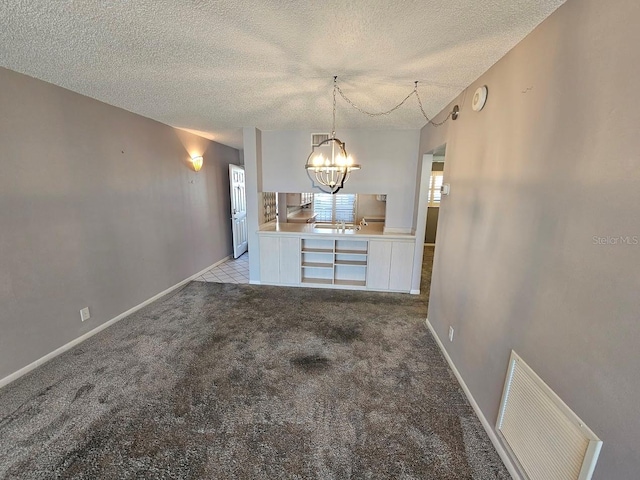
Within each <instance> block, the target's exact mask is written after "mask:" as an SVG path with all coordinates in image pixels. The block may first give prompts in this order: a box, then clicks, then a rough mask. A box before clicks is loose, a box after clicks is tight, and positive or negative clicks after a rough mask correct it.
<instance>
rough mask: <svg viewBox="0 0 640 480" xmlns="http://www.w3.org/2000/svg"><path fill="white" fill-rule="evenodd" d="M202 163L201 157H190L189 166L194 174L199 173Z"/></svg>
mask: <svg viewBox="0 0 640 480" xmlns="http://www.w3.org/2000/svg"><path fill="white" fill-rule="evenodd" d="M203 161H204V159H203V158H202V155H196V156H193V157H191V164H192V165H193V169H194V170H195V171H196V172H199V171H200V169H201V168H202V162H203Z"/></svg>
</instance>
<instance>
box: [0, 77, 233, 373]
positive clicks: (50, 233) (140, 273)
mask: <svg viewBox="0 0 640 480" xmlns="http://www.w3.org/2000/svg"><path fill="white" fill-rule="evenodd" d="M0 92H1V93H0V169H1V170H0V379H2V378H4V377H6V376H7V375H9V374H11V373H13V372H15V371H17V370H18V369H20V368H22V367H24V366H26V365H27V364H29V363H31V362H33V361H34V360H36V359H38V358H40V357H42V356H43V355H46V354H47V353H49V352H51V351H53V350H55V349H56V348H58V347H60V346H62V345H64V344H66V343H67V342H69V341H71V340H73V339H74V338H77V337H78V336H80V335H82V334H84V333H86V332H88V331H90V330H92V329H93V328H95V327H96V326H98V325H99V324H101V323H104V322H105V321H108V320H110V319H111V318H113V317H116V316H117V315H119V314H121V313H123V312H125V311H127V310H128V309H130V308H132V307H134V306H136V305H138V304H140V303H141V302H143V301H145V300H147V299H149V298H151V297H153V296H154V295H156V294H158V293H160V292H161V291H163V290H165V289H167V288H169V287H171V286H173V285H175V284H176V283H179V282H180V281H182V280H184V279H185V278H188V277H189V276H191V275H192V274H195V273H197V272H198V271H200V270H202V269H204V268H206V267H207V266H209V265H211V264H213V263H215V262H216V261H218V260H220V259H222V258H224V257H225V256H227V255H229V254H230V253H231V233H230V222H229V209H230V201H229V185H228V178H229V176H228V164H229V163H236V162H238V151H237V150H235V149H232V148H230V147H226V146H223V145H220V144H217V143H214V142H211V141H209V140H206V139H203V138H201V137H197V136H195V135H191V134H188V133H186V132H182V131H176V130H175V129H173V128H171V127H168V126H167V125H163V124H161V123H158V122H155V121H152V120H149V119H147V118H143V117H140V116H138V115H134V114H132V113H129V112H127V111H124V110H121V109H118V108H115V107H112V106H109V105H106V104H104V103H101V102H98V101H96V100H92V99H90V98H87V97H84V96H81V95H78V94H75V93H73V92H70V91H68V90H65V89H62V88H59V87H56V86H54V85H51V84H48V83H45V82H41V81H39V80H35V79H33V78H30V77H26V76H24V75H21V74H18V73H15V72H12V71H9V70H6V69H1V68H0ZM191 154H204V162H205V163H204V167H203V169H202V170H201V171H200V172H199V173H197V174H196V173H195V172H193V170H191V169H190V166H189V164H188V163H187V162H188V159H189V158H190V155H191ZM85 306H88V307H90V309H91V314H92V318H91V319H90V320H89V321H87V322H84V323H81V322H80V314H79V310H80V309H81V308H82V307H85Z"/></svg>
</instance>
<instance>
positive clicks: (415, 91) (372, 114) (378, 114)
mask: <svg viewBox="0 0 640 480" xmlns="http://www.w3.org/2000/svg"><path fill="white" fill-rule="evenodd" d="M337 78H338V77H337V76H334V77H333V130H334V132H333V135H335V128H336V127H335V123H336V90H337V91H338V93H339V94H340V96H341V97H342V98H343V99H344V101H345V102H347V103H348V104H349V105H351V106H352V107H353V108H355V109H356V110H358V111H359V112H360V113H363V114H365V115H367V116H369V117H381V116H383V115H389V114H390V113H393V112H395V111H396V110H398V109H399V108H400V107H402V106H403V105H404V104H405V103H406V102H407V100H409V99H410V98H411V97H412V96H414V95H415V96H416V99H417V100H418V106H419V107H420V112H421V113H422V116H423V117H424V118H425V119H426V120H427V123H430V124H431V125H433V126H434V127H439V126H441V125H443V124H444V123H445V122H446V121H447V120H449V118H451V115H453V110H452V111H450V112H449V114H448V115H447V117H446V118H445V119H444V120H442V121H441V122H434V121H433V120H431V119H430V118H429V117H428V116H427V114H426V112H425V111H424V107H423V106H422V100H421V99H420V94H419V93H418V82H417V81H416V82H415V85H414V87H413V90H412V91H411V93H409V95H407V96H406V97H404V99H403V100H402V101H401V102H400V103H398V104H397V105H396V106H394V107H393V108H391V109H389V110H386V111H384V112H368V111H367V110H365V109H363V108H360V107H359V106H358V105H356V104H355V103H353V102H352V101H351V99H350V98H349V97H347V96H346V95H345V93H344V92H343V91H342V89H341V88H340V86H339V85H338V83H337Z"/></svg>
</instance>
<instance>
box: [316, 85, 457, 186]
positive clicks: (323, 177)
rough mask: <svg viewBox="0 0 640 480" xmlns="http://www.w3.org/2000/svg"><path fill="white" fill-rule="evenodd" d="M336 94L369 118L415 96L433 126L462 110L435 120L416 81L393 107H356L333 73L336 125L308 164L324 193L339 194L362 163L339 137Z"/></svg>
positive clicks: (385, 113) (442, 122)
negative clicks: (376, 108) (431, 117)
mask: <svg viewBox="0 0 640 480" xmlns="http://www.w3.org/2000/svg"><path fill="white" fill-rule="evenodd" d="M336 93H339V94H340V96H341V97H342V98H343V99H344V101H345V102H347V103H348V104H349V105H351V106H352V107H353V108H355V109H356V110H358V111H359V112H360V113H364V114H365V115H367V116H369V117H380V116H382V115H389V114H390V113H392V112H395V111H396V110H397V109H399V108H400V107H402V106H403V105H404V104H405V102H406V101H407V100H409V99H410V98H411V97H412V96H414V95H415V97H416V100H417V101H418V107H419V108H420V113H421V114H422V116H423V117H424V118H425V119H426V120H427V124H430V125H432V126H434V127H439V126H441V125H443V124H444V123H446V122H447V121H448V120H449V119H452V120H456V119H457V118H458V115H459V112H460V108H459V107H458V105H455V106H454V107H453V109H452V110H451V111H450V112H449V114H448V115H447V116H446V117H445V119H444V120H442V121H441V122H434V121H433V120H431V119H430V118H429V117H428V116H427V114H426V112H425V111H424V107H423V106H422V100H421V99H420V94H419V93H418V82H417V81H416V82H414V86H413V90H412V91H411V93H409V95H407V96H406V97H405V98H404V99H403V100H402V101H401V102H400V103H398V104H397V105H396V106H394V107H393V108H391V109H389V110H387V111H384V112H374V113H372V112H368V111H366V110H364V109H362V108H360V107H359V106H357V105H356V104H355V103H353V102H352V101H351V100H350V99H349V98H348V97H347V96H346V95H345V94H344V92H343V91H342V89H341V88H340V87H339V86H338V77H337V76H334V77H333V124H332V128H331V136H330V137H329V138H327V139H326V140H323V141H321V142H319V143H318V144H316V145H313V147H312V148H311V153H310V154H309V156H308V157H307V163H306V164H305V168H306V170H307V175H308V176H309V178H310V179H311V182H312V183H313V184H314V186H315V187H317V188H319V189H320V190H321V191H322V192H325V193H337V192H338V190H340V189H341V188H343V187H344V183H345V182H346V181H347V180H348V179H349V175H350V174H351V172H352V171H353V170H360V165H358V164H355V163H353V158H351V155H349V154H348V153H347V149H346V147H345V145H344V142H343V141H342V140H340V139H338V138H336ZM329 148H330V150H329ZM325 154H326V156H325ZM323 187H324V188H323Z"/></svg>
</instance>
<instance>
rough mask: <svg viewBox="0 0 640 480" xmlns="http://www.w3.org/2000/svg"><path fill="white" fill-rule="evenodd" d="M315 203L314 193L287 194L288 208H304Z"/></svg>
mask: <svg viewBox="0 0 640 480" xmlns="http://www.w3.org/2000/svg"><path fill="white" fill-rule="evenodd" d="M312 202H313V193H287V207H304V206H305V205H309V204H310V203H312Z"/></svg>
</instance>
